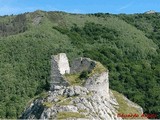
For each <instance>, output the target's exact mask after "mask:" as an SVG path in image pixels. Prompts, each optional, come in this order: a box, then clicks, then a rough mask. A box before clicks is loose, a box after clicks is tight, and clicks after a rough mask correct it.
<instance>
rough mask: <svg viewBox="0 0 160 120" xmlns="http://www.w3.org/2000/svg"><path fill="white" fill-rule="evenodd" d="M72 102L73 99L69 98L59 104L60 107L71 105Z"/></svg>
mask: <svg viewBox="0 0 160 120" xmlns="http://www.w3.org/2000/svg"><path fill="white" fill-rule="evenodd" d="M70 102H71V98H67V99H64V100H61V101H60V102H58V105H69V104H70Z"/></svg>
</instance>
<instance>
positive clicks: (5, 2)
mask: <svg viewBox="0 0 160 120" xmlns="http://www.w3.org/2000/svg"><path fill="white" fill-rule="evenodd" d="M35 10H45V11H65V12H70V13H97V12H104V13H114V14H117V13H127V14H130V13H143V12H146V11H148V10H155V11H157V12H160V0H0V15H10V14H19V13H24V12H32V11H35Z"/></svg>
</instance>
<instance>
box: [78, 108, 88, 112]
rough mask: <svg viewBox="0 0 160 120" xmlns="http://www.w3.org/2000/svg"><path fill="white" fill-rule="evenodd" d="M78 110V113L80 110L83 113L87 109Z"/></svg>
mask: <svg viewBox="0 0 160 120" xmlns="http://www.w3.org/2000/svg"><path fill="white" fill-rule="evenodd" d="M78 112H80V113H81V112H82V113H83V112H84V113H86V112H87V110H84V109H80V110H78Z"/></svg>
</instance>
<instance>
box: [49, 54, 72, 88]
mask: <svg viewBox="0 0 160 120" xmlns="http://www.w3.org/2000/svg"><path fill="white" fill-rule="evenodd" d="M69 73H70V67H69V62H68V58H67V56H66V54H65V53H59V54H58V55H53V56H51V90H54V87H55V86H57V85H58V86H62V85H63V86H67V85H68V83H67V82H66V81H65V80H64V78H63V75H64V74H69Z"/></svg>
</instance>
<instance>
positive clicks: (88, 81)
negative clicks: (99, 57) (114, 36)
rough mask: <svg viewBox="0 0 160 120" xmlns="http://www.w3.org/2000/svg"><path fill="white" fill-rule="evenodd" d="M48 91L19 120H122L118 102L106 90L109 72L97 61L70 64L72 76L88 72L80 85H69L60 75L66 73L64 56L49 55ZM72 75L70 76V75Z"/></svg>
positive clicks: (88, 60)
mask: <svg viewBox="0 0 160 120" xmlns="http://www.w3.org/2000/svg"><path fill="white" fill-rule="evenodd" d="M51 63H52V66H51V81H52V82H51V91H48V92H47V93H46V95H43V97H42V96H41V97H39V99H35V100H34V101H33V102H32V103H31V104H30V105H29V106H28V107H27V108H26V109H25V111H24V112H23V114H22V116H21V117H20V118H21V119H55V120H57V119H67V120H101V119H102V120H121V119H122V118H120V117H117V109H118V108H119V104H118V103H117V101H116V99H115V97H114V96H113V93H112V92H111V91H110V90H109V79H108V71H104V70H101V69H100V68H101V67H97V66H98V64H99V63H98V62H96V61H93V60H91V59H89V58H78V59H75V61H73V63H72V65H71V73H74V74H73V75H75V74H77V75H79V73H81V72H83V71H90V74H89V76H88V77H87V78H85V82H84V84H83V85H76V86H75V85H71V84H69V82H67V80H66V78H65V77H64V75H63V74H65V73H66V72H67V73H69V71H70V68H69V64H68V59H67V57H66V55H65V54H64V53H61V54H59V55H56V56H52V61H51ZM71 75H72V74H71Z"/></svg>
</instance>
